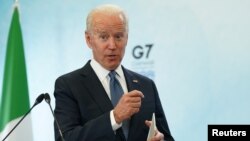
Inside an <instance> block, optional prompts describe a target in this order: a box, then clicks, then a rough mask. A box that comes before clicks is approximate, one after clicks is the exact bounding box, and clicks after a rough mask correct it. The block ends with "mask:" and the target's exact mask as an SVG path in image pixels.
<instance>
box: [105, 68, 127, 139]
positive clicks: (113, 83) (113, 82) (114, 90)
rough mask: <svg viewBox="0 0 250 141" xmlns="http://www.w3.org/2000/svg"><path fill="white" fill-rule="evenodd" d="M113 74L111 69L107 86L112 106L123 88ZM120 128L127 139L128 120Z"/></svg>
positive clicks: (120, 95) (116, 101)
mask: <svg viewBox="0 0 250 141" xmlns="http://www.w3.org/2000/svg"><path fill="white" fill-rule="evenodd" d="M115 76H116V72H115V71H111V72H110V73H109V77H110V82H109V87H110V95H111V102H112V104H113V106H114V107H115V106H116V104H117V103H118V101H119V99H120V98H121V97H122V95H123V90H122V87H121V84H120V83H119V81H118V80H117V78H116V77H115ZM122 130H123V133H124V135H125V137H126V139H127V137H128V132H129V131H128V130H129V120H126V121H123V122H122Z"/></svg>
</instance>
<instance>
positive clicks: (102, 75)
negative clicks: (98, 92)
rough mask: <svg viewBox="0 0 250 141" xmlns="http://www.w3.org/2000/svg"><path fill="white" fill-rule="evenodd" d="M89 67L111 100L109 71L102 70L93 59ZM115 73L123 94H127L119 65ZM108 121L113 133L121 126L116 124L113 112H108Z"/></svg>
mask: <svg viewBox="0 0 250 141" xmlns="http://www.w3.org/2000/svg"><path fill="white" fill-rule="evenodd" d="M90 65H91V67H92V68H93V70H94V72H95V73H96V75H97V77H98V78H99V80H100V82H101V83H102V85H103V87H104V89H105V91H106V93H107V94H108V97H109V99H111V94H110V88H109V80H110V78H109V75H108V74H109V72H110V71H109V70H106V69H105V68H103V67H102V66H101V65H100V64H99V63H98V62H97V61H96V60H95V59H91V62H90ZM115 71H116V73H117V74H118V75H116V78H117V79H118V81H119V82H120V84H121V86H122V89H123V92H124V93H127V92H128V88H127V84H126V79H125V76H124V73H123V70H122V67H121V65H119V66H118V67H117V68H116V69H115ZM110 121H111V126H112V129H113V131H115V130H117V129H118V128H120V127H121V126H122V123H121V124H117V123H116V121H115V117H114V113H113V110H112V111H110Z"/></svg>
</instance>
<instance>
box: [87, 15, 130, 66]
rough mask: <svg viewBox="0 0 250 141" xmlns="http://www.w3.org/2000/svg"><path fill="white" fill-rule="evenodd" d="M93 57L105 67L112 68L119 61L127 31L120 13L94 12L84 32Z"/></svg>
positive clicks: (126, 39) (123, 50)
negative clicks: (91, 21)
mask: <svg viewBox="0 0 250 141" xmlns="http://www.w3.org/2000/svg"><path fill="white" fill-rule="evenodd" d="M85 38H86V42H87V44H88V46H89V47H90V48H91V49H92V52H93V57H94V59H95V60H96V61H97V62H99V63H100V64H101V65H102V66H103V67H104V68H105V69H107V70H114V69H116V67H118V65H119V64H120V63H121V61H122V58H123V56H124V53H125V47H126V45H127V41H128V33H127V30H126V25H125V24H124V19H123V17H122V16H121V15H115V16H114V15H112V16H111V15H105V14H100V13H99V14H96V15H94V18H93V25H92V28H91V29H90V31H88V32H86V33H85Z"/></svg>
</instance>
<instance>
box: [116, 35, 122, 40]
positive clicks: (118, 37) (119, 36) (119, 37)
mask: <svg viewBox="0 0 250 141" xmlns="http://www.w3.org/2000/svg"><path fill="white" fill-rule="evenodd" d="M122 37H123V35H116V36H115V38H116V39H117V40H121V39H122Z"/></svg>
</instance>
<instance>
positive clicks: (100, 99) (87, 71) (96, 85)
mask: <svg viewBox="0 0 250 141" xmlns="http://www.w3.org/2000/svg"><path fill="white" fill-rule="evenodd" d="M81 72H82V76H83V77H84V79H83V80H84V82H85V84H86V83H87V84H88V85H85V86H86V87H87V89H88V91H89V92H90V93H91V97H92V98H93V99H94V101H95V102H96V104H97V105H98V106H99V107H100V109H101V110H102V111H103V112H107V111H110V110H112V109H113V105H112V103H111V101H110V99H109V97H108V95H107V93H106V91H105V89H104V88H103V86H102V84H101V82H100V81H99V79H98V77H97V75H96V74H95V72H94V70H93V69H92V67H91V66H90V61H89V62H88V63H87V64H86V65H85V66H84V67H83V69H82V71H81Z"/></svg>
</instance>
